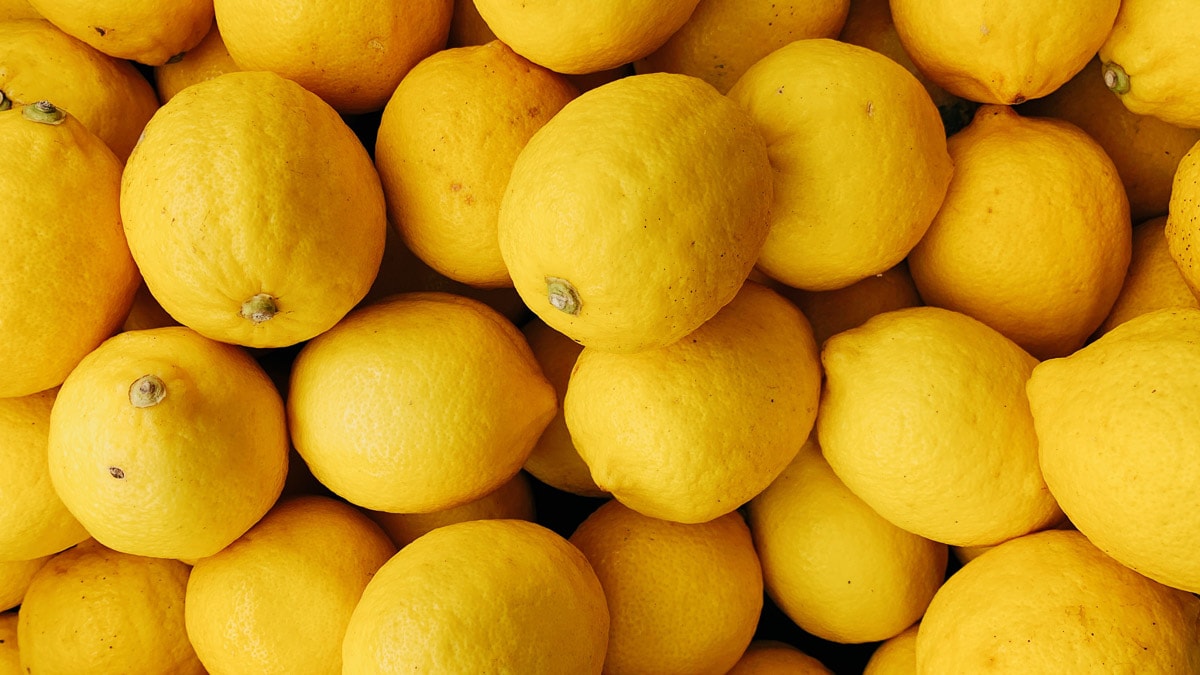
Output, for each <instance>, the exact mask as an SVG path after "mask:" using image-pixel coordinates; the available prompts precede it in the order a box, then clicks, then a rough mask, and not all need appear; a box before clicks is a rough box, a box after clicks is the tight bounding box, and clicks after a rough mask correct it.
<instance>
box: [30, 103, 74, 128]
mask: <svg viewBox="0 0 1200 675" xmlns="http://www.w3.org/2000/svg"><path fill="white" fill-rule="evenodd" d="M21 114H22V115H24V116H25V119H27V120H29V121H30V122H37V123H38V124H49V125H52V126H53V125H56V124H62V123H63V120H65V119H67V113H65V112H63V110H62V109H61V108H58V107H57V106H55V105H54V104H53V103H51V102H50V101H38V102H37V103H31V104H29V105H27V106H25V107H24V108H21Z"/></svg>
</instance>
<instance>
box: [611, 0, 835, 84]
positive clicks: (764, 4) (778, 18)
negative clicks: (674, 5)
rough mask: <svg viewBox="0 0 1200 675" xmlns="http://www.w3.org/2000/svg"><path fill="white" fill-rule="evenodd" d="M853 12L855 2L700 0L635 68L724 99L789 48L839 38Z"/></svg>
mask: <svg viewBox="0 0 1200 675" xmlns="http://www.w3.org/2000/svg"><path fill="white" fill-rule="evenodd" d="M849 10H850V1H849V0H822V1H816V0H787V1H786V2H783V1H780V0H775V1H774V2H768V1H767V0H754V1H753V2H745V1H744V0H700V2H698V3H696V9H695V10H694V11H693V12H692V14H691V16H689V17H688V20H687V21H686V22H685V23H684V24H683V25H682V26H680V27H679V30H677V31H675V32H674V33H672V34H671V37H670V38H668V39H667V41H666V42H664V43H663V45H662V46H661V47H659V48H658V49H656V50H654V52H653V53H651V54H649V55H648V56H646V57H645V58H642V59H639V60H638V61H637V62H635V63H634V69H635V70H636V71H637V72H639V73H653V72H667V73H683V74H684V75H694V76H695V77H699V78H701V79H703V80H704V81H705V82H708V83H709V84H711V85H712V86H714V87H716V89H717V91H719V92H721V93H722V94H724V93H725V92H727V91H729V88H730V87H732V86H733V83H734V82H737V81H738V78H740V77H741V76H742V73H744V72H746V69H747V68H749V67H750V66H752V65H754V64H755V63H756V62H757V61H758V60H759V59H761V58H762V57H764V56H766V55H767V54H770V53H771V52H773V51H775V50H776V49H778V48H780V47H782V46H784V45H786V44H787V43H789V42H792V41H794V40H801V39H804V38H833V37H837V34H838V31H839V30H841V28H842V25H843V24H844V23H845V22H846V14H847V12H849Z"/></svg>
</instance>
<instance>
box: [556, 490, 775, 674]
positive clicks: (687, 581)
mask: <svg viewBox="0 0 1200 675" xmlns="http://www.w3.org/2000/svg"><path fill="white" fill-rule="evenodd" d="M570 541H571V543H572V544H574V545H575V546H576V547H578V548H579V550H580V551H582V552H583V555H584V556H586V557H587V559H588V562H590V563H591V566H592V569H594V570H595V571H596V576H597V577H598V578H599V579H600V585H601V586H602V587H603V588H604V594H605V597H606V598H607V599H608V611H609V616H610V617H611V628H610V631H609V638H608V653H607V655H606V656H605V658H604V672H606V673H613V674H614V675H617V674H619V673H690V674H692V675H702V674H705V673H712V674H713V675H723V674H724V673H726V672H728V671H729V669H730V668H732V667H733V666H734V664H736V663H737V661H738V659H739V658H740V657H741V656H742V653H743V652H744V651H745V650H746V647H747V646H748V645H749V644H750V640H751V639H752V638H753V636H754V631H755V628H756V626H757V625H758V618H759V614H760V613H761V611H762V604H763V580H762V570H761V568H760V566H759V562H758V556H757V554H755V552H754V543H753V541H752V540H751V535H750V529H749V528H747V527H746V523H745V521H743V520H742V517H741V515H739V514H737V513H729V514H726V515H724V516H721V517H719V518H716V519H713V520H711V521H708V522H706V523H698V524H683V523H674V522H670V521H665V520H660V519H658V518H651V517H649V516H644V515H641V514H640V513H638V512H636V511H634V510H632V509H630V508H629V507H627V506H624V505H622V504H621V503H620V502H618V501H615V500H609V501H607V502H605V503H604V504H603V505H601V506H600V507H599V508H598V509H596V510H595V511H594V512H592V513H591V515H589V516H588V517H587V518H586V519H585V520H584V521H583V522H582V523H581V524H580V525H579V527H578V528H576V530H575V532H574V533H573V534H572V535H571V539H570Z"/></svg>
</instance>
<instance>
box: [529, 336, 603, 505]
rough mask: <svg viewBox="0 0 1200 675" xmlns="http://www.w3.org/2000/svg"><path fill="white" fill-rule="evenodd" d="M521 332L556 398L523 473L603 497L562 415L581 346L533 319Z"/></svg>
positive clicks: (559, 485)
mask: <svg viewBox="0 0 1200 675" xmlns="http://www.w3.org/2000/svg"><path fill="white" fill-rule="evenodd" d="M521 332H522V333H524V335H525V339H526V340H528V341H529V348H530V349H532V350H533V356H534V358H536V359H537V361H538V365H540V366H541V367H542V372H543V373H544V374H545V375H546V379H548V380H550V384H552V385H554V393H555V395H556V396H557V397H558V411H557V412H556V413H555V414H554V419H552V420H550V424H548V425H547V426H546V430H545V431H543V432H542V435H541V436H539V437H538V440H537V443H536V444H535V445H534V446H533V451H532V452H530V453H529V458H528V459H526V460H525V470H526V471H528V472H529V473H530V474H532V475H533V477H534V478H537V479H538V480H540V481H541V482H543V483H545V484H547V485H549V486H551V487H554V488H557V489H559V490H563V491H565V492H570V493H572V494H577V495H582V496H585V497H604V496H607V494H608V493H606V492H605V491H604V490H601V489H600V487H599V486H597V485H596V481H594V480H592V473H591V470H590V469H589V468H588V465H587V463H586V462H584V461H583V458H582V457H580V456H579V451H578V450H576V449H575V442H574V441H572V440H571V432H570V431H569V430H568V429H567V419H566V415H565V414H564V412H563V399H564V398H565V397H566V395H567V385H568V383H569V382H570V380H571V371H572V370H574V368H575V361H576V360H577V359H578V358H579V353H580V352H581V351H583V345H581V344H579V343H578V342H574V341H573V340H571V338H569V337H567V336H565V335H563V334H562V333H560V332H558V331H556V330H554V329H553V328H551V327H549V326H547V325H546V324H545V323H544V322H543V321H541V320H540V319H537V318H534V319H531V320H529V321H528V322H527V323H525V324H524V325H523V326H521Z"/></svg>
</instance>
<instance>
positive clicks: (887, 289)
mask: <svg viewBox="0 0 1200 675" xmlns="http://www.w3.org/2000/svg"><path fill="white" fill-rule="evenodd" d="M771 287H772V288H774V289H775V290H776V291H778V292H779V294H780V295H782V296H783V297H785V298H787V299H788V300H791V301H792V302H794V303H796V306H797V307H799V308H800V311H802V312H804V316H805V317H806V318H807V319H808V322H809V323H810V324H812V329H813V337H814V338H815V339H816V341H817V344H818V345H823V344H825V340H827V339H829V337H830V336H831V335H837V334H838V333H840V332H842V331H844V330H849V329H851V328H854V327H856V326H861V325H862V324H863V323H865V322H866V320H867V319H869V318H871V317H873V316H875V315H876V314H882V313H884V312H890V311H892V310H893V309H903V308H905V307H917V306H919V305H921V304H922V302H921V296H920V295H918V294H917V286H916V284H915V283H913V280H912V275H911V274H909V272H908V265H907V264H906V263H903V262H901V263H900V264H899V265H896V266H895V267H892V268H890V269H888V270H886V271H884V272H881V273H879V274H875V275H872V276H869V277H866V278H864V279H860V280H858V281H856V282H854V283H852V284H850V285H849V286H845V287H842V288H836V289H834V290H831V291H805V290H802V289H798V288H792V287H790V286H785V285H783V284H778V283H776V284H772V285H771Z"/></svg>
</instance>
